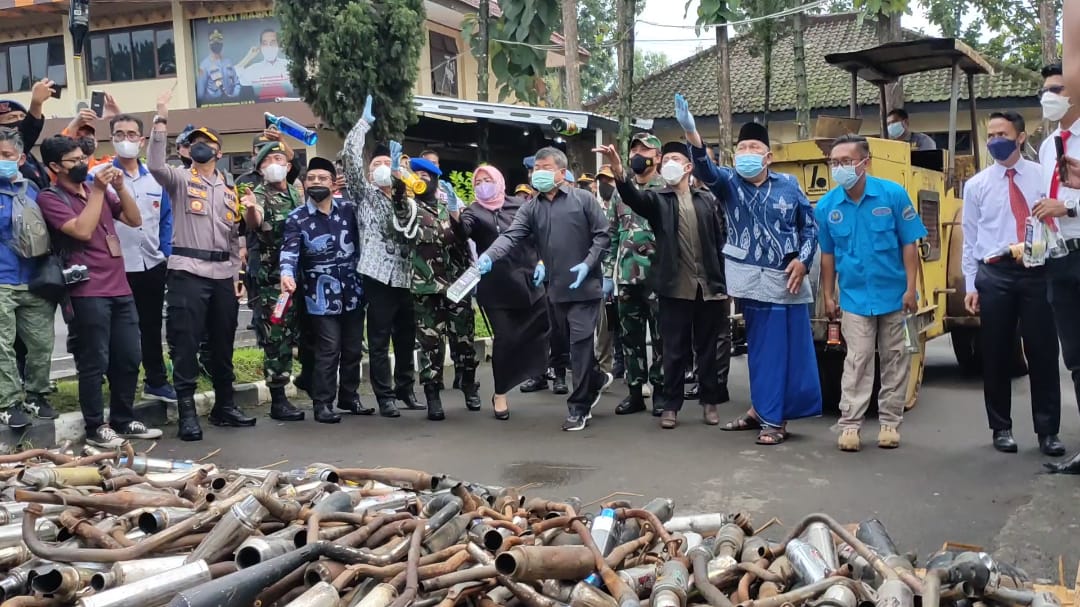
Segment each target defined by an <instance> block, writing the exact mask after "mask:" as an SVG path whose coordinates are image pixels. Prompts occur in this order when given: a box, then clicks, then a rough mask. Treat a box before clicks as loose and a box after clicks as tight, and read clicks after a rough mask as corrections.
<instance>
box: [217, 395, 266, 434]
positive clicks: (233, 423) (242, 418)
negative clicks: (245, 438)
mask: <svg viewBox="0 0 1080 607" xmlns="http://www.w3.org/2000/svg"><path fill="white" fill-rule="evenodd" d="M229 388H232V386H229ZM215 392H217V394H215V396H214V408H213V409H211V410H210V423H211V424H213V425H215V426H225V427H230V428H245V427H247V426H254V425H255V421H256V420H255V418H254V417H249V416H247V415H244V412H243V411H241V410H240V408H239V407H237V406H236V403H235V402H233V396H232V391H231V390H230V391H229V392H227V393H226V392H224V391H218V390H215Z"/></svg>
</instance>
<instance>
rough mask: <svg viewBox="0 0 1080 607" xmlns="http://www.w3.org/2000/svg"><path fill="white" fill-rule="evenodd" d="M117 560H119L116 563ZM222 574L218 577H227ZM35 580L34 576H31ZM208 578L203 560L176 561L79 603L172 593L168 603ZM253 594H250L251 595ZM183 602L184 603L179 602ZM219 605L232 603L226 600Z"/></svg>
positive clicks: (159, 599) (133, 605)
mask: <svg viewBox="0 0 1080 607" xmlns="http://www.w3.org/2000/svg"><path fill="white" fill-rule="evenodd" d="M118 564H119V563H118ZM231 577H232V576H225V577H224V578H221V579H226V578H231ZM35 581H37V580H35ZM207 582H210V568H209V567H208V566H207V565H206V561H195V562H193V563H187V564H184V565H180V566H179V567H176V568H174V569H170V570H168V571H164V572H161V573H158V574H156V575H152V576H150V577H147V578H143V579H141V580H139V581H137V582H133V583H130V584H125V585H123V586H120V587H117V588H113V589H112V590H106V591H105V592H101V593H98V594H94V595H92V596H88V597H83V598H81V599H79V602H78V606H79V607H145V606H146V605H161V604H164V602H165V601H167V600H168V599H169V597H172V596H174V595H175V598H174V599H173V602H172V603H170V605H175V604H177V603H176V600H177V599H179V598H180V597H181V596H183V594H182V593H183V592H184V591H186V590H188V589H189V588H192V587H194V586H198V585H199V584H206V583H207ZM252 598H254V597H252ZM180 604H181V605H183V604H184V603H180ZM219 604H220V605H234V604H239V603H232V602H230V601H228V600H225V601H222V602H221V603H219Z"/></svg>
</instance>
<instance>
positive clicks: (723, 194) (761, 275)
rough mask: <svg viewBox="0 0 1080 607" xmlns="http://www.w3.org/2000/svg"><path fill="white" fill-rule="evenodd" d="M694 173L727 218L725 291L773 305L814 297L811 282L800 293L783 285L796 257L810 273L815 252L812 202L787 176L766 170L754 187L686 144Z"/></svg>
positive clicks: (806, 281) (810, 300)
mask: <svg viewBox="0 0 1080 607" xmlns="http://www.w3.org/2000/svg"><path fill="white" fill-rule="evenodd" d="M690 153H691V155H692V156H693V160H694V176H695V177H697V178H698V179H699V180H701V182H702V183H703V184H705V185H706V186H707V187H708V188H709V190H710V191H712V193H713V194H714V195H715V196H716V198H717V200H719V201H720V205H721V206H722V207H723V209H724V216H725V219H726V220H727V244H725V245H724V251H723V252H724V259H725V263H724V267H725V271H726V275H727V289H728V294H729V295H730V296H732V297H737V298H740V299H756V300H758V301H764V302H768V303H777V304H801V303H810V302H812V301H814V296H813V293H812V292H811V288H810V281H809V280H808V279H804V280H803V282H802V287H801V288H800V289H799V292H798V293H796V294H792V293H791V292H789V291H788V289H787V281H788V275H787V273H786V272H785V270H786V269H787V266H788V264H789V263H791V260H793V259H798V260H799V261H801V262H802V263H803V264H804V265H805V266H806V269H807V271H808V273H809V270H810V266H811V264H812V263H813V261H814V254H815V252H816V251H817V223H816V222H815V221H814V210H813V208H812V207H811V206H810V201H809V200H808V199H807V198H806V195H805V194H803V191H802V188H801V187H799V182H798V181H797V180H796V179H795V178H794V177H792V176H791V175H785V174H783V173H774V172H772V171H769V176H768V178H767V179H766V180H765V181H764V183H762V184H761V185H760V186H756V185H754V184H752V183H750V182H748V181H746V180H745V179H743V178H742V177H739V175H738V174H737V173H736V172H735V171H734V170H732V169H729V168H722V167H718V166H716V164H715V163H714V162H713V161H712V160H710V159H709V157H708V155H707V154H706V153H705V148H698V147H693V146H691V147H690Z"/></svg>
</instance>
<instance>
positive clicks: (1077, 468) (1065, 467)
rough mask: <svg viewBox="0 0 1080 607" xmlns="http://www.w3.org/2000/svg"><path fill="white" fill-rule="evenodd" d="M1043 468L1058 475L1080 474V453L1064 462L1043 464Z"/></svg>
mask: <svg viewBox="0 0 1080 607" xmlns="http://www.w3.org/2000/svg"><path fill="white" fill-rule="evenodd" d="M1043 467H1045V468H1046V469H1047V470H1049V471H1050V472H1053V473H1056V474H1080V453H1077V454H1076V455H1074V456H1072V458H1070V459H1069V460H1068V461H1064V462H1043Z"/></svg>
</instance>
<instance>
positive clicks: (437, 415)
mask: <svg viewBox="0 0 1080 607" xmlns="http://www.w3.org/2000/svg"><path fill="white" fill-rule="evenodd" d="M424 398H425V399H426V400H427V418H428V419H430V420H431V421H433V422H437V421H442V420H444V419H446V414H445V413H443V408H442V398H441V397H440V396H439V384H438V383H432V384H424Z"/></svg>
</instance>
